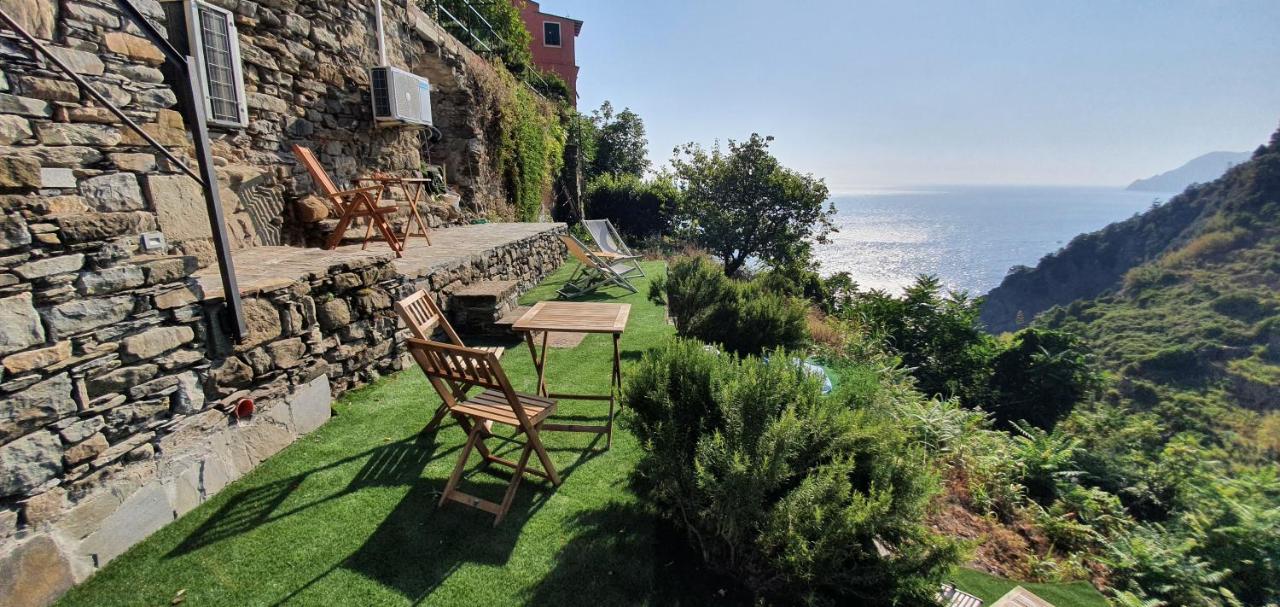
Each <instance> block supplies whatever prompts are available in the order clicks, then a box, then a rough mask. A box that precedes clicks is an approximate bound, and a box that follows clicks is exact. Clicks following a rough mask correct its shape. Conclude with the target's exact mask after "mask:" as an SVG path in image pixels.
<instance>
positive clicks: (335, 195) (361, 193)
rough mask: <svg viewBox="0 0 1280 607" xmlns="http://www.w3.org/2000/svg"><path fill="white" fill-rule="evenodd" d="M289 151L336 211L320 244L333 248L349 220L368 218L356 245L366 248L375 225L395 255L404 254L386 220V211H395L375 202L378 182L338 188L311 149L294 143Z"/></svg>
mask: <svg viewBox="0 0 1280 607" xmlns="http://www.w3.org/2000/svg"><path fill="white" fill-rule="evenodd" d="M293 154H294V155H295V156H297V157H298V161H299V162H301V163H302V165H303V166H305V167H307V172H308V173H311V179H312V180H313V181H315V182H316V187H317V188H319V189H320V191H321V193H323V194H324V196H325V198H328V199H329V203H330V204H332V205H333V206H334V209H335V210H337V211H338V225H337V227H335V228H334V230H333V233H332V234H329V238H328V239H327V240H326V241H325V245H324V248H326V249H335V248H337V246H338V244H339V243H341V242H342V236H343V234H344V233H346V231H347V227H348V226H350V225H351V222H352V221H354V220H356V219H360V218H368V219H369V225H368V226H366V227H365V229H364V245H363V246H361V247H360V248H361V249H367V248H369V240H370V237H371V236H372V234H371V232H372V231H373V228H374V226H377V228H378V232H380V233H381V234H382V238H383V239H385V240H386V241H387V244H388V245H390V246H391V250H392V251H395V252H396V257H403V256H404V252H403V251H404V246H403V245H401V244H400V239H399V238H397V237H396V233H395V230H393V229H391V223H390V222H388V221H387V215H389V214H391V213H395V212H396V207H394V206H378V200H379V199H380V198H381V197H382V191H383V187H384V186H382V185H381V184H379V185H374V186H368V187H362V188H355V189H352V190H339V189H338V186H336V185H334V184H333V180H332V179H330V178H329V174H328V173H326V172H325V170H324V167H323V166H321V165H320V161H319V160H316V155H315V154H314V153H312V151H311V150H309V149H307V148H304V147H302V146H300V145H298V144H294V145H293Z"/></svg>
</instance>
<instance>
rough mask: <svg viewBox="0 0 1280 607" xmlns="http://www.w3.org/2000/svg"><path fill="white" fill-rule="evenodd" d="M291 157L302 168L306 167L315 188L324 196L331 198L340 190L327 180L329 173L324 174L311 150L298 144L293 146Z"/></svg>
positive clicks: (330, 180)
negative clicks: (295, 159)
mask: <svg viewBox="0 0 1280 607" xmlns="http://www.w3.org/2000/svg"><path fill="white" fill-rule="evenodd" d="M293 155H294V156H297V157H298V162H301V163H302V166H304V167H307V172H308V173H311V179H312V181H315V182H316V186H317V187H319V188H320V191H321V192H323V193H324V195H325V196H327V197H329V198H333V197H334V196H335V195H337V193H338V192H340V191H341V190H339V189H338V186H336V185H334V184H333V180H332V179H329V173H327V172H325V170H324V167H323V166H321V165H320V161H319V160H316V155H315V153H314V152H312V151H311V150H309V149H307V148H304V147H302V146H300V145H298V144H296V143H295V144H293Z"/></svg>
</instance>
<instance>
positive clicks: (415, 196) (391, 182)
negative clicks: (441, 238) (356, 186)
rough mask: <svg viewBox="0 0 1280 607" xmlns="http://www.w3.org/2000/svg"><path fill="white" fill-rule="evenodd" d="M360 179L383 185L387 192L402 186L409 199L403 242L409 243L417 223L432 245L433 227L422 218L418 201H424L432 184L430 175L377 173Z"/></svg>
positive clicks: (423, 235) (424, 236)
mask: <svg viewBox="0 0 1280 607" xmlns="http://www.w3.org/2000/svg"><path fill="white" fill-rule="evenodd" d="M359 181H367V182H370V183H376V184H378V185H380V186H382V189H383V191H384V192H385V191H386V189H387V188H390V187H393V186H400V191H402V192H404V196H405V199H407V200H408V201H409V222H408V223H407V224H405V227H404V237H403V238H402V240H401V242H404V243H405V244H408V242H409V237H410V236H413V226H414V224H415V223H416V224H417V225H418V230H419V231H420V232H421V234H420V236H422V237H423V238H424V239H426V241H427V246H430V245H431V228H430V227H428V226H427V222H426V221H424V220H423V219H422V214H421V213H420V212H419V211H418V203H419V202H421V201H422V195H423V194H424V193H426V191H427V187H428V186H430V185H431V181H432V180H431V178H430V177H398V176H395V175H386V174H376V175H372V176H370V177H364V178H362V179H360V180H359Z"/></svg>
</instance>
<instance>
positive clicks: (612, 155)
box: [587, 101, 649, 179]
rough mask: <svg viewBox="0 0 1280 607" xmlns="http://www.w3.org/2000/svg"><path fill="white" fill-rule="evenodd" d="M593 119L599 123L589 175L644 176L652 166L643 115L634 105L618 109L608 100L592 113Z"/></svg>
mask: <svg viewBox="0 0 1280 607" xmlns="http://www.w3.org/2000/svg"><path fill="white" fill-rule="evenodd" d="M591 123H592V125H593V126H594V127H595V154H594V156H593V157H592V162H591V164H590V167H589V169H588V171H587V178H588V179H594V178H596V177H600V176H603V175H613V176H615V177H618V176H622V175H631V176H633V177H643V176H644V174H645V172H646V171H648V170H649V140H648V139H647V138H646V137H645V132H644V120H641V118H640V115H639V114H636V113H635V112H633V111H631V108H623V109H622V111H621V112H617V113H614V111H613V104H612V103H609V102H608V101H605V102H604V103H602V104H600V108H599V109H597V110H595V111H594V112H592V113H591Z"/></svg>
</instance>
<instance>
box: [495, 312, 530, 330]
mask: <svg viewBox="0 0 1280 607" xmlns="http://www.w3.org/2000/svg"><path fill="white" fill-rule="evenodd" d="M532 307H533V306H516V307H514V308H512V309H511V311H510V312H507V313H506V314H504V315H503V316H502V318H499V319H498V320H497V322H495V323H493V324H495V325H497V326H499V327H502V328H504V329H507V330H510V329H511V325H514V324H516V321H517V320H520V317H521V316H524V313H525V312H528V311H529V309H530V308H532Z"/></svg>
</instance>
